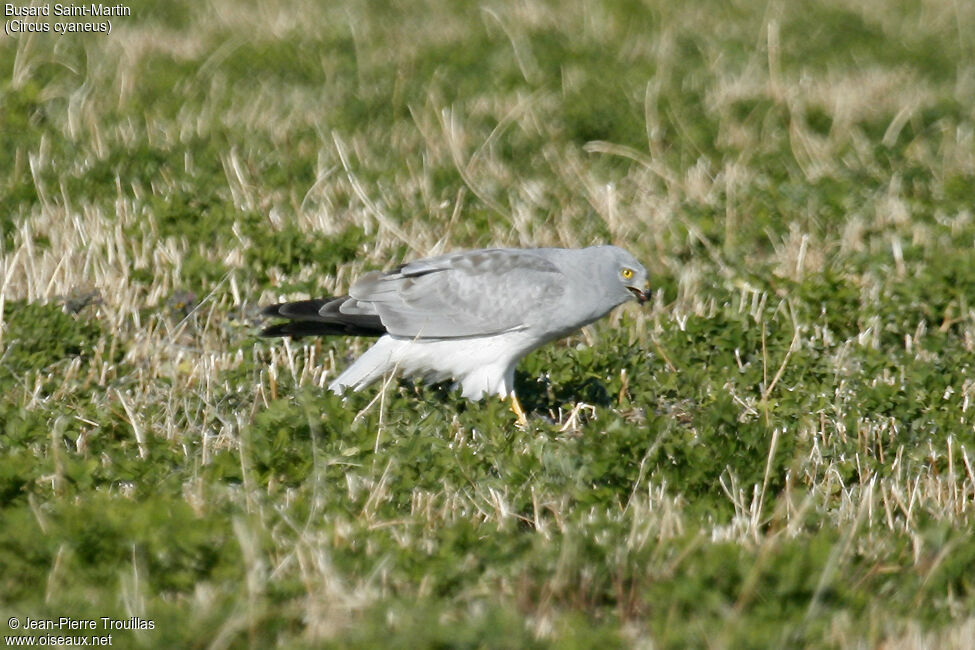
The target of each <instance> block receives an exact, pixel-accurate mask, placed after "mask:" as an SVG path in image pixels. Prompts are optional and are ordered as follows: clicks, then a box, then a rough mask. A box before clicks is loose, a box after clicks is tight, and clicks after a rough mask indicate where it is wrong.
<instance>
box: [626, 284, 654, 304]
mask: <svg viewBox="0 0 975 650" xmlns="http://www.w3.org/2000/svg"><path fill="white" fill-rule="evenodd" d="M627 289H629V290H630V293H632V294H633V295H634V296H635V297H636V299H637V301H639V303H640V304H641V305H642V304H643V303H645V302H646V301H648V300H650V284H649V283H648V284H646V285H644V287H643V289H640V288H639V287H627Z"/></svg>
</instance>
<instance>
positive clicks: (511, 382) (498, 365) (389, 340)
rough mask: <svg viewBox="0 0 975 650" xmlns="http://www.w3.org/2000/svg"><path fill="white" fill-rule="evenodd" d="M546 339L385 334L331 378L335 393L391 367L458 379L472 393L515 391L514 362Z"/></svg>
mask: <svg viewBox="0 0 975 650" xmlns="http://www.w3.org/2000/svg"><path fill="white" fill-rule="evenodd" d="M541 343H542V342H539V341H538V340H531V339H530V337H528V336H526V335H525V334H524V333H523V332H517V331H516V332H505V333H503V334H498V335H496V336H489V337H484V338H481V339H478V340H477V341H476V343H472V342H471V340H470V339H464V338H458V339H433V340H431V339H407V338H400V337H394V336H390V335H389V334H386V335H384V336H382V337H380V338H379V340H378V341H376V343H375V345H373V346H372V347H371V348H369V349H368V350H366V352H365V354H363V355H362V356H361V357H359V358H358V359H356V361H355V363H353V364H352V365H351V366H349V367H348V368H347V369H346V370H345V372H343V373H342V374H341V375H339V376H338V377H336V379H335V381H333V382H332V383H331V384H329V386H328V389H329V390H331V391H332V392H333V393H339V394H341V393H343V392H344V391H345V389H346V388H351V389H352V390H360V389H362V388H364V387H366V386H368V385H369V384H371V383H372V382H374V381H376V380H377V379H379V378H381V377H382V376H384V375H386V374H387V373H391V372H395V373H396V374H397V375H399V376H402V377H411V378H414V379H419V380H421V381H424V382H426V383H436V382H440V381H446V380H448V379H453V380H454V381H455V382H456V385H457V386H460V388H461V390H462V392H463V395H464V397H465V398H467V399H480V398H481V397H484V396H485V395H499V396H501V397H508V396H509V395H512V394H514V391H515V366H517V365H518V361H520V360H521V358H522V357H524V356H525V355H526V354H528V352H530V351H531V350H533V349H535V348H536V347H538V346H539V345H541Z"/></svg>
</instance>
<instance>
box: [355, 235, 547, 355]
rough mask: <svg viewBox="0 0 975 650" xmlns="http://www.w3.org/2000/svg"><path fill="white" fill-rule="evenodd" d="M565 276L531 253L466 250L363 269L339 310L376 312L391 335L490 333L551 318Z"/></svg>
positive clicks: (466, 334) (435, 335)
mask: <svg viewBox="0 0 975 650" xmlns="http://www.w3.org/2000/svg"><path fill="white" fill-rule="evenodd" d="M565 280H566V278H565V276H564V275H563V274H562V272H561V271H559V269H558V268H557V267H556V266H555V265H554V264H552V263H551V262H549V261H548V260H545V259H543V258H542V257H540V256H538V255H534V254H532V253H530V252H526V251H519V250H511V249H487V250H478V251H469V252H464V253H454V254H450V255H443V256H440V257H433V258H429V259H425V260H419V261H416V262H410V263H409V264H404V265H403V266H401V267H399V268H396V269H393V270H392V271H387V272H385V273H380V272H372V273H367V274H366V275H364V276H362V278H360V279H359V280H358V281H357V282H356V283H355V284H354V285H353V286H352V288H351V289H350V290H349V300H348V301H346V302H345V303H344V304H342V305H341V307H340V309H341V311H342V312H344V313H349V314H355V313H372V314H376V313H378V314H379V317H380V318H381V319H382V323H383V325H384V326H385V327H386V330H387V331H388V332H389V333H390V334H392V335H394V336H403V337H420V338H460V337H476V336H490V335H492V334H499V333H501V332H508V331H512V330H518V329H526V328H530V327H532V326H533V325H536V324H543V323H546V322H547V321H548V320H550V319H552V318H557V317H558V314H557V313H555V312H556V311H557V306H558V303H559V300H560V298H561V296H562V294H563V293H564V292H565V291H566V288H565Z"/></svg>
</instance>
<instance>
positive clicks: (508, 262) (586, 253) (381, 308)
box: [262, 246, 648, 398]
mask: <svg viewBox="0 0 975 650" xmlns="http://www.w3.org/2000/svg"><path fill="white" fill-rule="evenodd" d="M646 285H647V272H646V270H645V269H644V268H643V266H642V265H641V264H640V263H639V262H637V261H636V259H634V258H633V256H631V255H630V254H629V253H627V252H626V251H624V250H623V249H620V248H617V247H615V246H596V247H591V248H584V249H563V248H536V249H482V250H474V251H465V252H457V253H449V254H447V255H441V256H438V257H431V258H427V259H422V260H418V261H415V262H409V263H407V264H403V265H402V266H399V267H397V268H395V269H392V270H390V271H383V272H380V271H372V272H370V273H366V274H365V275H363V276H362V277H361V278H359V280H358V281H356V282H355V283H354V284H353V285H352V286H351V287H350V288H349V293H348V295H345V296H338V297H334V298H322V299H316V300H303V301H299V302H292V303H282V304H277V305H271V306H269V307H267V308H265V309H264V313H265V314H266V315H269V316H277V317H282V318H286V319H288V320H287V322H285V323H281V324H277V325H272V326H271V327H268V328H267V329H265V330H264V331H263V332H262V335H263V336H308V335H315V334H326V335H327V334H349V335H360V336H380V337H381V338H380V340H379V341H378V342H377V343H376V345H375V346H373V347H372V348H370V349H369V350H368V351H367V352H366V353H365V354H364V355H363V356H362V357H360V358H359V359H358V360H357V361H356V362H355V363H354V364H352V366H350V367H349V368H348V369H347V370H346V371H345V372H343V373H342V374H341V375H340V376H339V377H338V378H337V379H336V380H335V381H333V382H332V384H331V385H330V388H331V389H332V390H333V391H335V392H342V390H344V389H345V388H346V387H352V388H353V389H354V390H358V389H360V388H362V387H364V386H366V385H368V384H369V383H371V382H372V381H375V380H376V379H378V378H379V377H381V376H382V375H383V374H385V373H386V372H389V371H392V370H397V371H399V372H400V374H404V375H412V376H419V377H420V378H422V379H425V380H429V381H441V380H443V379H446V378H449V377H453V378H454V379H455V380H456V381H457V383H458V384H460V385H461V387H462V388H463V392H464V395H465V396H467V397H472V398H473V397H479V396H481V395H483V394H486V393H495V394H499V395H502V396H507V395H513V390H514V368H515V366H516V365H517V363H518V361H519V360H520V359H521V358H522V357H523V356H524V355H525V354H527V353H528V352H530V351H531V350H533V349H535V348H537V347H539V346H541V345H543V344H545V343H547V342H549V341H552V340H554V339H557V338H561V337H563V336H565V335H567V334H569V333H571V332H573V331H575V330H577V329H579V328H580V327H583V326H584V325H587V324H589V323H591V322H593V321H595V320H597V319H598V318H601V317H602V316H604V315H606V314H607V313H608V312H609V311H610V310H612V309H613V308H614V307H616V306H618V305H620V304H622V303H624V302H626V301H627V300H631V299H633V298H636V299H638V300H639V301H640V302H643V301H645V300H646V299H647V297H648V294H647V292H646Z"/></svg>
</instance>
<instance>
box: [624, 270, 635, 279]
mask: <svg viewBox="0 0 975 650" xmlns="http://www.w3.org/2000/svg"><path fill="white" fill-rule="evenodd" d="M622 275H623V279H624V280H629V279H630V278H632V277H633V269H623V274H622Z"/></svg>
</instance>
